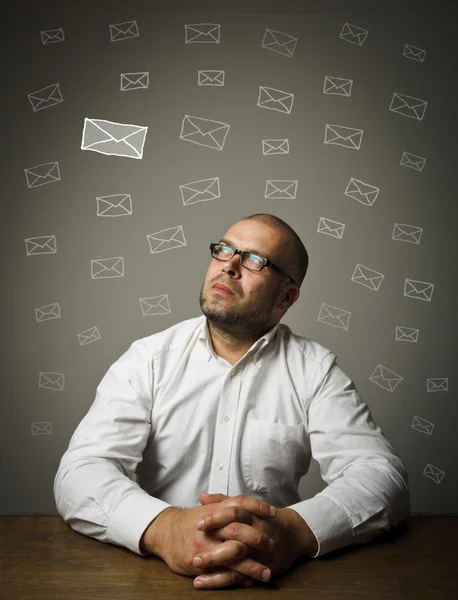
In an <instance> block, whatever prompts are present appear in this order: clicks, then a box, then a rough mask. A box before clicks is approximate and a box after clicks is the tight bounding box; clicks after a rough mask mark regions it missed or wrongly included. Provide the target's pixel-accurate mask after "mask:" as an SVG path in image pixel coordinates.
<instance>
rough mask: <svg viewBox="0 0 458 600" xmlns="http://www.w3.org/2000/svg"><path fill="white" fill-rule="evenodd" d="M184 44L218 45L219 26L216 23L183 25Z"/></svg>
mask: <svg viewBox="0 0 458 600" xmlns="http://www.w3.org/2000/svg"><path fill="white" fill-rule="evenodd" d="M184 32H185V40H184V43H185V44H219V40H220V35H221V25H218V24H216V23H196V24H194V25H185V26H184Z"/></svg>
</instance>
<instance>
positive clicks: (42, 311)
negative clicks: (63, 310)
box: [35, 302, 61, 323]
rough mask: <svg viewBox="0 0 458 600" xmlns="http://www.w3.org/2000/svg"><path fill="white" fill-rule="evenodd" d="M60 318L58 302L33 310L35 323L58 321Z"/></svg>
mask: <svg viewBox="0 0 458 600" xmlns="http://www.w3.org/2000/svg"><path fill="white" fill-rule="evenodd" d="M60 316H61V315H60V306H59V303H58V302H53V303H52V304H45V306H39V307H38V308H36V309H35V318H36V320H37V323H43V321H49V320H51V319H60Z"/></svg>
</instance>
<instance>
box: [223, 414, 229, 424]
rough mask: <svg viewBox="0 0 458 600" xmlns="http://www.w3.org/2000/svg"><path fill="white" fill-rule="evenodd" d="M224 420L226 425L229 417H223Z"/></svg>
mask: <svg viewBox="0 0 458 600" xmlns="http://www.w3.org/2000/svg"><path fill="white" fill-rule="evenodd" d="M224 420H225V421H226V423H227V422H228V421H229V420H230V417H228V416H227V415H226V416H225V417H224Z"/></svg>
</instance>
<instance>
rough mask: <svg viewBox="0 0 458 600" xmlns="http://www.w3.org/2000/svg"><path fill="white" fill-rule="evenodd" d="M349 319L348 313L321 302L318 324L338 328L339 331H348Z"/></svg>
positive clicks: (349, 314)
mask: <svg viewBox="0 0 458 600" xmlns="http://www.w3.org/2000/svg"><path fill="white" fill-rule="evenodd" d="M350 317H351V312H350V311H348V310H344V309H343V308H339V307H338V306H331V305H330V304H326V303H324V302H322V303H321V308H320V314H319V315H318V319H317V321H318V322H319V323H324V324H325V325H331V326H332V327H338V328H339V329H344V330H345V331H348V325H349V322H350Z"/></svg>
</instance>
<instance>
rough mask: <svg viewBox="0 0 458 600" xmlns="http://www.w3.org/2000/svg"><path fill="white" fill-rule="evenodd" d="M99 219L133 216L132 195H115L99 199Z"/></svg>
mask: <svg viewBox="0 0 458 600" xmlns="http://www.w3.org/2000/svg"><path fill="white" fill-rule="evenodd" d="M96 200H97V216H98V217H125V216H127V215H131V214H132V198H131V196H130V194H113V195H111V196H100V198H97V199H96Z"/></svg>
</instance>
